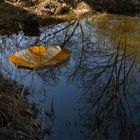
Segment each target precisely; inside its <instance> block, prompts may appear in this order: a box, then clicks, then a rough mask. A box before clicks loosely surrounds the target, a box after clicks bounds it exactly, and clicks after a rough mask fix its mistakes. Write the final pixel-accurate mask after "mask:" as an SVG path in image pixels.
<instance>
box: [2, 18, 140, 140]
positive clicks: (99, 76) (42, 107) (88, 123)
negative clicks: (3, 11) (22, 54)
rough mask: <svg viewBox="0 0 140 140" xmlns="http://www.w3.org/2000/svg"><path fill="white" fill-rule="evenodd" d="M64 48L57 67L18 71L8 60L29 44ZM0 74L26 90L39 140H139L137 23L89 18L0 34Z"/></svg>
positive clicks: (139, 21)
mask: <svg viewBox="0 0 140 140" xmlns="http://www.w3.org/2000/svg"><path fill="white" fill-rule="evenodd" d="M35 45H41V46H48V45H64V47H65V48H66V49H68V50H69V51H70V53H71V54H70V60H69V61H68V62H67V63H65V64H62V65H60V66H58V67H53V68H52V67H48V68H47V67H46V68H43V69H40V70H28V69H17V68H16V67H15V66H14V65H12V64H11V63H9V62H8V57H9V56H10V55H12V54H13V53H15V52H16V51H18V50H21V49H23V48H29V47H31V46H35ZM0 63H1V65H0V71H1V73H2V74H3V75H4V76H5V77H6V78H8V79H10V80H15V81H16V82H17V83H18V84H19V85H20V84H22V85H24V86H25V88H27V89H28V91H29V95H28V100H29V102H30V103H33V104H35V105H36V106H37V108H38V119H39V120H40V121H41V123H42V127H43V129H44V130H45V131H44V137H43V138H42V139H44V140H91V139H102V140H103V139H111V140H118V139H123V140H125V139H127V140H128V139H139V138H140V83H139V81H140V19H139V18H137V17H133V18H132V17H119V16H109V17H102V16H101V17H100V16H99V17H96V18H95V17H90V18H85V19H81V20H80V21H72V22H66V23H59V24H56V25H50V26H47V27H40V35H39V36H26V34H24V32H22V31H19V32H18V33H13V34H10V35H1V36H0Z"/></svg>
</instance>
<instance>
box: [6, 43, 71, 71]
mask: <svg viewBox="0 0 140 140" xmlns="http://www.w3.org/2000/svg"><path fill="white" fill-rule="evenodd" d="M69 57H70V52H69V51H68V50H67V49H64V48H61V47H60V46H48V47H45V46H33V47H30V48H27V49H23V50H20V51H18V52H16V53H14V54H13V55H12V56H10V57H9V61H10V62H12V63H14V64H15V65H16V66H17V67H22V68H29V69H38V68H42V67H45V66H58V65H60V64H63V63H65V62H66V61H68V59H69Z"/></svg>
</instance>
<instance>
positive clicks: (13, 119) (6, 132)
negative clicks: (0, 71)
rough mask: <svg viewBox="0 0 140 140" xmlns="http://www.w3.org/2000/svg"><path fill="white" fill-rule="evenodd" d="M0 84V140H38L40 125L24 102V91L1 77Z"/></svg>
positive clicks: (25, 92) (30, 108) (29, 106)
mask: <svg viewBox="0 0 140 140" xmlns="http://www.w3.org/2000/svg"><path fill="white" fill-rule="evenodd" d="M0 83H1V84H0V139H1V140H19V139H21V140H39V139H40V132H41V131H40V124H39V123H38V122H37V120H36V119H35V111H34V109H33V105H31V104H29V103H28V102H27V100H26V97H25V94H27V91H26V89H25V88H24V87H23V86H17V84H16V83H15V82H12V81H9V80H6V79H5V78H4V77H2V76H1V75H0Z"/></svg>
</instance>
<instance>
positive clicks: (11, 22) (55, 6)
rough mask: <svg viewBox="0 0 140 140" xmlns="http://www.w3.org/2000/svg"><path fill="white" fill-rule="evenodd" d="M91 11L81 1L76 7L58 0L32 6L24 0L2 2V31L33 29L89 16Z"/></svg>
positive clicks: (0, 24) (5, 32)
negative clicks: (22, 0)
mask: <svg viewBox="0 0 140 140" xmlns="http://www.w3.org/2000/svg"><path fill="white" fill-rule="evenodd" d="M90 13H92V10H91V8H90V6H88V4H86V3H85V2H80V3H79V4H78V5H77V8H74V9H73V8H72V7H71V5H69V4H67V3H65V2H61V1H57V0H53V1H50V0H45V1H42V2H39V3H37V4H34V5H31V6H27V5H26V4H23V3H22V2H21V3H20V2H13V1H12V2H9V1H5V2H0V17H1V19H0V33H1V34H10V33H13V32H15V33H16V32H18V31H21V30H28V31H29V30H31V31H32V30H35V29H37V28H39V27H40V26H47V25H50V24H56V23H60V22H64V21H65V22H66V21H71V20H78V19H80V18H81V17H83V16H87V15H88V16H89V15H90ZM24 27H28V29H24ZM37 32H38V31H37ZM34 34H35V35H38V33H34Z"/></svg>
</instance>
